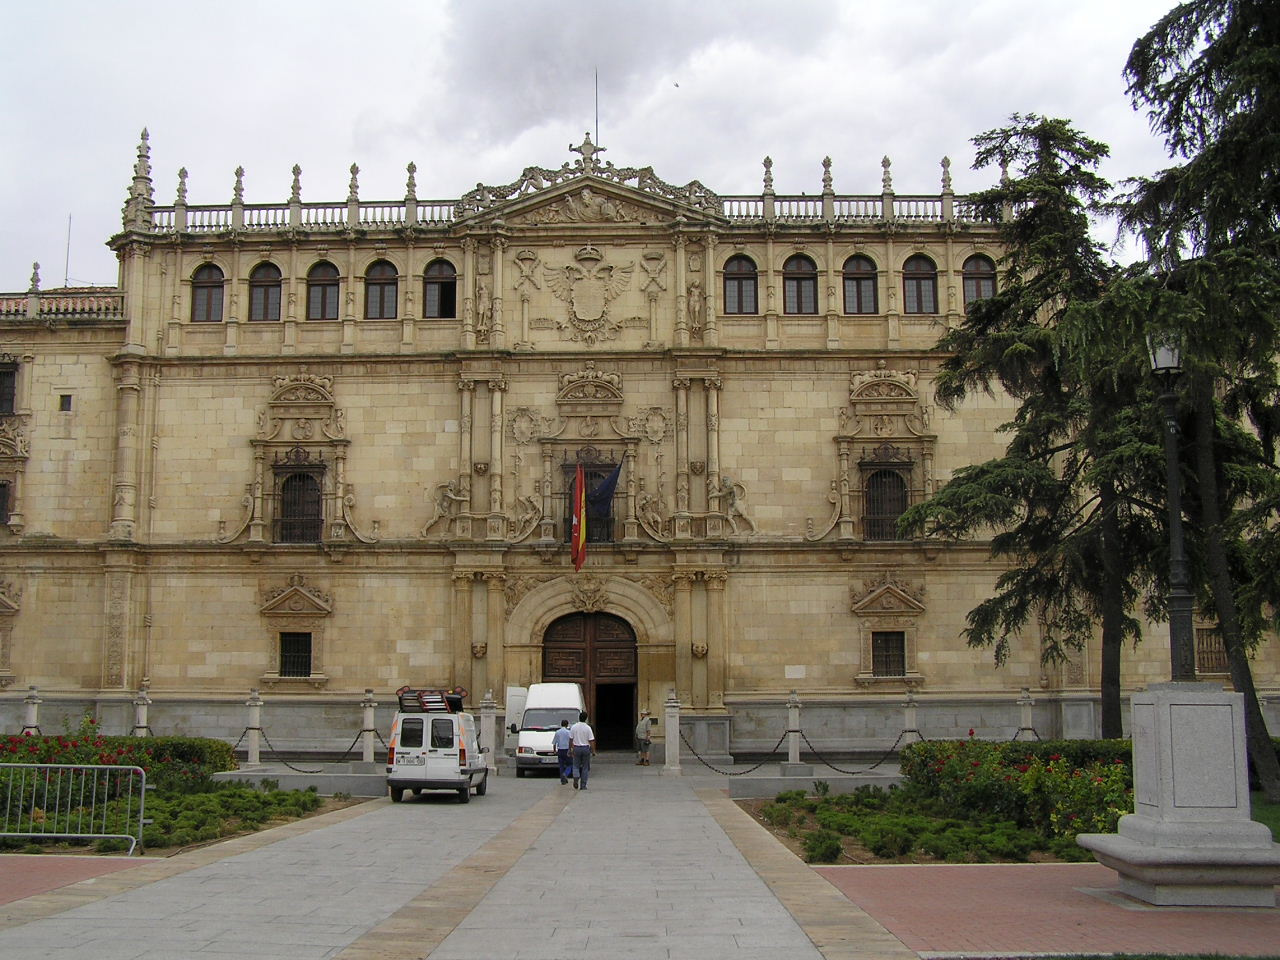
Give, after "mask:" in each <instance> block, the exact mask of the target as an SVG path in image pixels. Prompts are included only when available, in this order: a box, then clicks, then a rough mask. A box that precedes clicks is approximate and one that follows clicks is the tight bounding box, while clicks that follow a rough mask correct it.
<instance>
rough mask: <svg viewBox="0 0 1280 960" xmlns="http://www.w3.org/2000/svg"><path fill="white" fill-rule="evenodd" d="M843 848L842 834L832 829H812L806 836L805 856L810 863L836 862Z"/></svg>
mask: <svg viewBox="0 0 1280 960" xmlns="http://www.w3.org/2000/svg"><path fill="white" fill-rule="evenodd" d="M842 852H843V848H842V847H841V846H840V835H839V834H838V833H833V832H832V831H830V830H811V831H809V832H808V833H807V834H805V837H804V858H805V860H806V861H807V862H809V863H835V862H836V861H837V860H839V859H840V854H841V853H842Z"/></svg>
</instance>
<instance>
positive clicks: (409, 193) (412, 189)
mask: <svg viewBox="0 0 1280 960" xmlns="http://www.w3.org/2000/svg"><path fill="white" fill-rule="evenodd" d="M405 169H406V170H408V171H409V179H408V180H406V181H405V184H404V198H405V199H406V200H417V199H418V179H417V177H416V176H415V174H416V173H417V172H418V165H417V164H416V163H414V162H413V161H412V160H410V161H409V165H408V166H407V167H405Z"/></svg>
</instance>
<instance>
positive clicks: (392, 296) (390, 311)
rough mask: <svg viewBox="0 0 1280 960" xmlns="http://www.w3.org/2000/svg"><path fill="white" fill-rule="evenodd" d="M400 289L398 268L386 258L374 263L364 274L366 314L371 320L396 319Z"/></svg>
mask: <svg viewBox="0 0 1280 960" xmlns="http://www.w3.org/2000/svg"><path fill="white" fill-rule="evenodd" d="M398 290H399V282H398V280H397V274H396V268H395V267H393V266H392V265H391V264H389V263H387V261H385V260H379V261H378V262H377V263H375V264H372V265H371V266H370V267H369V269H368V270H366V271H365V274H364V315H365V317H366V318H368V319H369V320H394V319H395V317H396V294H397V291H398Z"/></svg>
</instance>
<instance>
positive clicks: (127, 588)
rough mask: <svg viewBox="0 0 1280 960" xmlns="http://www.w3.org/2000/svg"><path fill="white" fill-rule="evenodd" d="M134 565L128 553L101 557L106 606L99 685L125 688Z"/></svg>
mask: <svg viewBox="0 0 1280 960" xmlns="http://www.w3.org/2000/svg"><path fill="white" fill-rule="evenodd" d="M133 562H134V557H133V555H132V553H131V552H130V551H128V550H108V551H107V552H106V554H105V555H104V557H103V578H104V582H105V588H106V589H105V591H104V592H105V593H106V597H105V603H104V605H103V606H104V608H103V614H104V617H103V620H104V624H103V626H104V634H103V638H102V681H101V682H102V686H103V687H104V688H110V689H117V690H118V689H121V688H123V687H124V685H125V677H126V673H127V670H128V661H129V651H130V646H131V643H130V641H131V639H132V637H133V615H132V613H133Z"/></svg>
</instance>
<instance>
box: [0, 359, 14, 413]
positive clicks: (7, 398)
mask: <svg viewBox="0 0 1280 960" xmlns="http://www.w3.org/2000/svg"><path fill="white" fill-rule="evenodd" d="M17 396H18V365H17V364H16V363H0V415H3V414H10V413H13V409H14V403H15V402H16V401H17Z"/></svg>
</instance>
